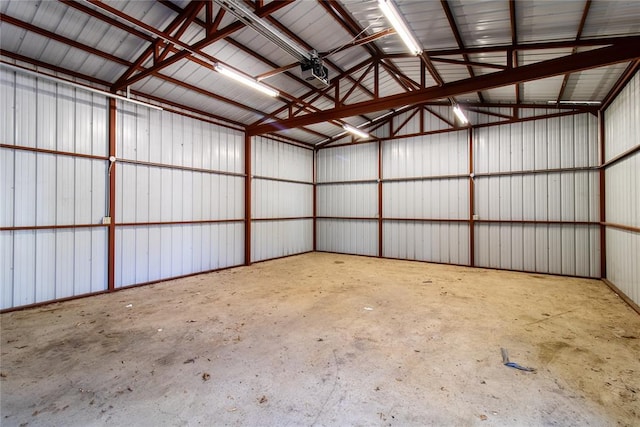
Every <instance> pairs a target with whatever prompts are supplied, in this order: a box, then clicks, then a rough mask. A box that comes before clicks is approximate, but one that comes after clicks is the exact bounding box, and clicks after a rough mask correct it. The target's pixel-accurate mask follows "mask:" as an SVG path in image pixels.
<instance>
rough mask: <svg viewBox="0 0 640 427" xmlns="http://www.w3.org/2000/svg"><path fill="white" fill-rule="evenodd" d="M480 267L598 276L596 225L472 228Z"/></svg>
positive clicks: (598, 251) (480, 225)
mask: <svg viewBox="0 0 640 427" xmlns="http://www.w3.org/2000/svg"><path fill="white" fill-rule="evenodd" d="M475 234H476V239H475V242H476V244H475V261H476V265H477V266H479V267H491V268H504V269H509V270H520V271H534V272H540V273H553V274H565V275H572V276H573V275H575V276H585V277H598V276H599V274H600V265H599V256H600V255H599V253H600V238H599V229H598V226H589V225H572V224H558V225H551V224H483V223H480V224H478V223H476V225H475Z"/></svg>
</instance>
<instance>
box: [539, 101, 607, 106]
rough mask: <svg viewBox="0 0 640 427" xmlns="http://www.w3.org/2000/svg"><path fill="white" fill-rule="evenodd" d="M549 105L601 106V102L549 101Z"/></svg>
mask: <svg viewBox="0 0 640 427" xmlns="http://www.w3.org/2000/svg"><path fill="white" fill-rule="evenodd" d="M547 104H561V105H600V104H602V102H600V101H547Z"/></svg>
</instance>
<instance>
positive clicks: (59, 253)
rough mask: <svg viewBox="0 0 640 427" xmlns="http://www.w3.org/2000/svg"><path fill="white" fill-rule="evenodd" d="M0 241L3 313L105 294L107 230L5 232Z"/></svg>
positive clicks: (1, 305) (1, 302) (76, 229)
mask: <svg viewBox="0 0 640 427" xmlns="http://www.w3.org/2000/svg"><path fill="white" fill-rule="evenodd" d="M0 236H1V242H2V243H1V246H0V247H1V255H2V260H3V262H2V274H1V276H0V278H1V282H0V283H2V286H1V288H2V291H1V293H0V297H1V298H2V301H0V309H6V308H11V307H18V306H21V305H27V304H34V303H38V302H44V301H49V300H53V299H59V298H66V297H70V296H77V295H82V294H87V293H90V292H98V291H103V290H105V289H106V282H107V261H106V247H107V230H106V228H92V229H88V228H71V229H58V230H55V229H45V230H19V231H2V232H0ZM12 284H13V286H11V285H12Z"/></svg>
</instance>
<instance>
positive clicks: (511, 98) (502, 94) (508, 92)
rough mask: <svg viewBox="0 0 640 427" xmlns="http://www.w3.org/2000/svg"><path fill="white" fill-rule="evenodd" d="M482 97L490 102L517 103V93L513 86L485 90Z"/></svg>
mask: <svg viewBox="0 0 640 427" xmlns="http://www.w3.org/2000/svg"><path fill="white" fill-rule="evenodd" d="M482 95H483V96H484V99H485V100H486V101H488V102H506V103H508V102H515V101H516V91H515V89H514V88H513V87H512V86H504V87H496V88H493V89H489V90H483V91H482Z"/></svg>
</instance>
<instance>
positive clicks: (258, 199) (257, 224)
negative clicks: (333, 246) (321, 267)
mask: <svg viewBox="0 0 640 427" xmlns="http://www.w3.org/2000/svg"><path fill="white" fill-rule="evenodd" d="M251 144H252V150H251V157H252V159H251V161H252V166H251V170H252V175H253V176H254V178H253V179H252V182H251V186H252V189H251V199H252V200H251V210H252V212H251V217H252V218H255V219H258V221H252V223H251V228H252V230H251V260H252V261H262V260H265V259H271V258H278V257H282V256H287V255H292V254H297V253H301V252H308V251H311V250H313V220H312V219H302V217H312V216H313V185H312V184H313V150H310V149H306V148H302V147H297V146H293V145H291V144H285V143H283V142H279V141H276V140H273V139H269V138H265V137H256V138H253V139H252V141H251ZM283 180H289V181H296V182H289V181H283ZM287 218H298V219H287ZM265 219H272V220H271V221H264V220H265Z"/></svg>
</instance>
